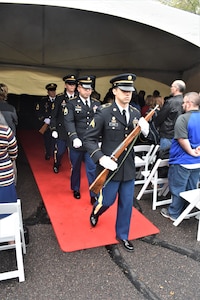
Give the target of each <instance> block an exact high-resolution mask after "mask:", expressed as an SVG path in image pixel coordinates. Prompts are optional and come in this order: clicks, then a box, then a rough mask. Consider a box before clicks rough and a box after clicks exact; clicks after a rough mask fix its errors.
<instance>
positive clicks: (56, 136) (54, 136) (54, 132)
mask: <svg viewBox="0 0 200 300" xmlns="http://www.w3.org/2000/svg"><path fill="white" fill-rule="evenodd" d="M51 135H52V137H53V138H54V139H57V138H58V133H57V131H55V130H53V131H52V134H51Z"/></svg>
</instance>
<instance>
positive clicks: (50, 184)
mask: <svg viewBox="0 0 200 300" xmlns="http://www.w3.org/2000/svg"><path fill="white" fill-rule="evenodd" d="M18 138H19V140H20V143H21V145H22V147H23V149H24V151H25V153H26V156H27V159H28V161H29V164H30V166H31V169H32V172H33V174H34V177H35V180H36V183H37V185H38V188H39V190H40V193H41V196H42V199H43V201H44V204H45V207H46V210H47V212H48V215H49V217H50V220H51V223H52V226H53V229H54V232H55V235H56V237H57V240H58V243H59V245H60V248H61V249H62V251H64V252H72V251H76V250H81V249H86V248H93V247H98V246H105V245H109V244H116V243H117V241H116V239H115V219H116V207H117V205H116V204H115V205H113V206H112V207H111V208H110V209H109V210H108V211H107V212H106V213H105V214H103V215H102V216H101V217H100V218H99V222H98V225H97V227H95V228H92V227H91V225H90V222H89V216H90V213H91V210H92V206H91V204H90V202H89V200H90V197H89V192H88V183H87V180H86V175H85V168H82V182H81V199H80V200H76V199H74V197H73V194H72V191H71V189H70V180H69V179H70V164H69V161H68V157H67V155H65V157H63V161H62V166H61V168H60V172H59V173H58V174H54V173H53V171H52V166H53V160H52V159H51V160H50V161H45V159H44V149H43V138H42V135H41V134H40V133H39V132H35V131H25V130H24V131H20V132H19V133H18ZM157 233H159V229H158V228H157V227H155V226H154V225H153V224H152V223H151V222H150V221H149V220H148V219H146V218H145V217H144V216H143V215H142V214H141V213H139V212H138V210H137V209H135V208H134V209H133V214H132V220H131V229H130V234H129V239H130V240H134V239H137V238H141V237H144V236H147V235H151V234H157Z"/></svg>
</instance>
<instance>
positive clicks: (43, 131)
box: [39, 123, 49, 134]
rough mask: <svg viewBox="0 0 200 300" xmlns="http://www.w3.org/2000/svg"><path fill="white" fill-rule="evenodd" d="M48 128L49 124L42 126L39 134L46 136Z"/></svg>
mask: <svg viewBox="0 0 200 300" xmlns="http://www.w3.org/2000/svg"><path fill="white" fill-rule="evenodd" d="M48 126H49V125H48V124H46V123H44V124H43V125H42V127H41V128H40V130H39V133H41V134H44V133H45V131H46V130H47V128H48Z"/></svg>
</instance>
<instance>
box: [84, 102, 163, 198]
mask: <svg viewBox="0 0 200 300" xmlns="http://www.w3.org/2000/svg"><path fill="white" fill-rule="evenodd" d="M157 108H158V105H156V107H155V108H154V109H153V110H151V111H150V112H149V113H148V115H146V117H145V120H146V121H149V120H150V119H151V118H152V116H153V115H154V112H155V110H156V109H157ZM139 133H140V126H139V125H138V126H137V127H136V128H134V129H133V130H132V131H131V133H129V135H128V136H127V137H126V138H125V139H124V141H123V142H122V143H121V144H120V145H119V146H118V147H117V148H116V149H115V150H114V151H113V153H112V154H111V156H110V158H111V159H112V160H114V161H116V160H117V159H118V157H119V156H120V155H121V154H122V153H123V152H124V150H125V149H126V148H127V147H128V145H129V144H130V143H131V142H132V141H133V140H134V138H135V137H136V136H137V135H138V134H139ZM109 172H110V170H108V169H103V171H102V172H101V173H100V174H99V175H98V176H97V177H96V179H95V180H94V181H93V183H92V184H91V185H90V187H89V189H90V191H92V192H94V193H95V194H98V193H99V192H100V190H101V189H102V188H103V185H104V183H105V181H106V178H107V176H108V173H109Z"/></svg>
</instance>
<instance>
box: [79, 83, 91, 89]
mask: <svg viewBox="0 0 200 300" xmlns="http://www.w3.org/2000/svg"><path fill="white" fill-rule="evenodd" d="M81 85H82V87H83V88H84V89H91V88H92V86H91V85H90V84H81Z"/></svg>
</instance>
